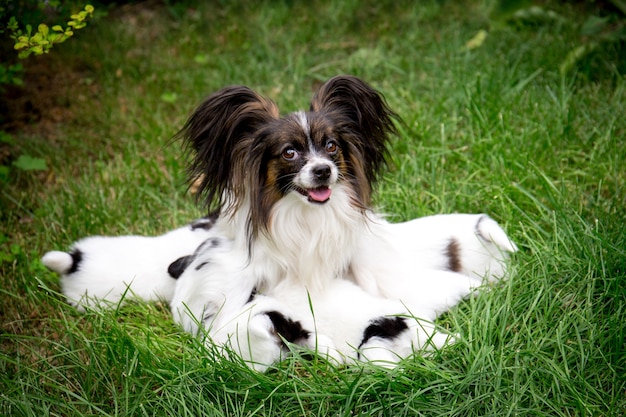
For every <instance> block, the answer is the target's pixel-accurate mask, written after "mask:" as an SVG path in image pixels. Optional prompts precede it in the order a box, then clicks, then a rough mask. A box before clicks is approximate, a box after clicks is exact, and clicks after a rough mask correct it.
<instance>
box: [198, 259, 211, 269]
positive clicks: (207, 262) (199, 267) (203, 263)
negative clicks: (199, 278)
mask: <svg viewBox="0 0 626 417" xmlns="http://www.w3.org/2000/svg"><path fill="white" fill-rule="evenodd" d="M210 263H211V262H209V261H204V262H202V263H199V264H198V265H196V267H195V270H196V271H199V270H201V269H202V268H204V267H205V266H207V265H208V264H210Z"/></svg>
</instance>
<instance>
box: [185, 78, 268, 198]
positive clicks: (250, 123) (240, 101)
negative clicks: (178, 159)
mask: <svg viewBox="0 0 626 417" xmlns="http://www.w3.org/2000/svg"><path fill="white" fill-rule="evenodd" d="M278 117H279V111H278V107H277V106H276V104H274V103H273V102H272V101H271V100H268V99H265V98H263V97H261V96H260V95H258V94H257V93H255V92H254V91H252V90H251V89H249V88H248V87H244V86H231V87H225V88H223V89H221V90H219V91H217V92H215V93H213V94H212V95H210V96H209V97H208V98H207V99H205V101H204V102H203V103H202V104H200V106H198V108H197V109H196V110H195V111H194V112H193V114H192V115H191V117H190V118H189V120H187V122H186V124H185V125H184V126H183V128H182V129H181V131H180V132H179V133H178V134H177V137H178V138H180V139H182V140H183V143H184V146H185V148H186V150H187V151H188V152H190V153H191V154H192V161H191V165H190V167H189V170H188V171H189V179H190V181H195V184H196V185H197V186H198V189H197V193H198V194H197V196H198V198H200V197H204V198H205V202H206V205H207V207H208V208H209V210H213V209H217V210H222V209H226V210H230V209H235V208H236V207H234V205H235V204H236V203H237V201H240V198H239V197H240V195H239V194H240V193H241V192H242V191H243V187H244V178H245V174H246V173H245V171H246V167H245V159H246V155H247V153H248V151H249V148H250V145H251V143H252V138H253V136H254V134H255V132H256V131H258V129H260V128H261V127H262V126H263V125H265V124H267V123H268V122H270V121H272V120H274V119H277V118H278Z"/></svg>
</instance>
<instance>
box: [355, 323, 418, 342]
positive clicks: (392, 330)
mask: <svg viewBox="0 0 626 417" xmlns="http://www.w3.org/2000/svg"><path fill="white" fill-rule="evenodd" d="M408 328H409V326H407V324H406V321H404V319H403V318H402V317H378V318H375V319H373V320H370V324H369V326H367V327H366V328H365V331H364V332H363V339H362V340H361V344H360V345H359V348H360V347H361V346H363V345H364V344H365V343H367V342H368V341H369V340H370V339H371V338H372V337H382V338H384V339H393V338H395V337H396V336H398V335H399V334H400V333H402V332H403V331H405V330H407V329H408Z"/></svg>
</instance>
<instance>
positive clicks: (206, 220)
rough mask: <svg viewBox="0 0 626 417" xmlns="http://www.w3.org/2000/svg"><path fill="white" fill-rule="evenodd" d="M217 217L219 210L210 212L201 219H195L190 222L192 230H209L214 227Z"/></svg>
mask: <svg viewBox="0 0 626 417" xmlns="http://www.w3.org/2000/svg"><path fill="white" fill-rule="evenodd" d="M217 217H218V213H217V212H213V213H211V214H209V215H208V216H205V217H202V218H200V219H197V220H194V221H193V222H191V224H190V226H191V230H196V229H204V230H209V229H211V228H212V227H213V225H214V224H215V222H216V221H217Z"/></svg>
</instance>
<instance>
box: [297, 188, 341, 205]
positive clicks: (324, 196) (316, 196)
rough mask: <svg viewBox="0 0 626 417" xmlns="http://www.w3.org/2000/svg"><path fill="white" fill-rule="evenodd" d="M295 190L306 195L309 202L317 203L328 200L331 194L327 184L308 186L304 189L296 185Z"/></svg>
mask: <svg viewBox="0 0 626 417" xmlns="http://www.w3.org/2000/svg"><path fill="white" fill-rule="evenodd" d="M296 191H298V192H299V193H300V194H302V195H303V196H305V197H307V198H308V200H309V201H310V202H311V203H317V204H324V203H325V202H327V201H328V200H330V195H331V194H332V190H331V189H330V187H328V186H322V187H315V188H309V189H306V190H305V189H303V188H300V187H296Z"/></svg>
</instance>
